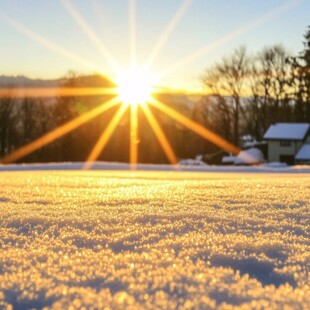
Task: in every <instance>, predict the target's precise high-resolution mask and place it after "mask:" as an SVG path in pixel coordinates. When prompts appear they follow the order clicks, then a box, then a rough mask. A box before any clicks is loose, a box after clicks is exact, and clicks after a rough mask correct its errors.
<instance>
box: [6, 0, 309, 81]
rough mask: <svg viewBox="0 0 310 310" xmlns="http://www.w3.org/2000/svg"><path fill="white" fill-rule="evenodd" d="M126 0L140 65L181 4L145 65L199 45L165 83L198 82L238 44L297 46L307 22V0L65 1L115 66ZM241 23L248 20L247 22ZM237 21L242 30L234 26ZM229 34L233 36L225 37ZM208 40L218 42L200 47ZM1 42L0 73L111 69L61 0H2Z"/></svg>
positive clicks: (124, 60)
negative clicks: (58, 48) (157, 49)
mask: <svg viewBox="0 0 310 310" xmlns="http://www.w3.org/2000/svg"><path fill="white" fill-rule="evenodd" d="M130 3H135V6H136V10H135V17H136V18H135V21H136V32H135V33H136V50H137V61H138V62H139V63H142V64H143V62H145V60H146V59H147V57H148V55H150V53H151V52H152V50H154V46H156V42H157V41H158V39H159V38H160V37H161V35H162V34H163V33H164V30H165V29H166V28H167V25H169V23H170V22H171V20H172V19H173V16H175V14H176V12H177V11H178V9H179V8H180V6H182V5H183V6H184V7H185V6H187V10H186V11H185V10H184V14H183V15H182V17H181V18H180V19H179V21H178V23H177V25H176V27H175V28H174V30H173V31H172V32H171V33H170V36H169V37H168V40H167V42H166V43H165V44H163V46H162V49H161V50H160V52H159V53H158V54H157V57H156V58H155V61H154V63H153V66H152V70H154V71H155V72H161V71H162V70H164V69H166V68H169V67H170V66H171V65H173V64H174V63H179V60H182V59H188V56H190V55H193V54H194V53H196V52H197V51H202V50H204V52H201V53H199V57H194V58H192V59H191V61H187V62H186V63H183V65H182V66H178V67H177V68H176V70H175V71H172V72H171V73H170V74H169V75H168V76H167V77H165V78H164V79H163V80H162V81H161V84H162V85H167V86H171V87H196V86H199V85H200V84H201V82H200V79H199V78H200V76H201V75H202V74H203V72H204V70H205V69H206V68H207V67H208V66H210V65H211V64H212V63H214V62H215V61H218V60H219V59H221V57H223V56H225V55H229V53H230V52H232V51H233V49H234V48H236V47H238V46H240V45H245V46H247V48H248V50H249V52H251V53H254V52H255V51H257V50H259V49H261V48H262V47H264V46H268V45H272V44H275V43H282V44H283V45H285V46H286V47H287V48H288V49H289V50H290V51H291V52H293V53H297V52H298V51H300V50H301V49H302V47H303V46H302V40H303V35H304V33H305V31H306V28H307V26H309V25H310V18H309V14H310V13H309V12H310V1H309V0H304V1H302V0H299V1H298V0H291V1H283V0H261V1H250V0H192V1H190V0H184V1H183V0H156V1H153V0H136V1H134V0H113V1H111V0H88V1H85V0H71V4H72V5H73V6H74V8H75V9H76V11H78V12H79V14H80V15H81V16H82V18H83V20H84V21H85V22H86V23H87V25H88V26H89V27H90V28H91V29H92V31H93V32H94V33H96V35H97V37H98V38H99V39H100V41H101V42H102V43H103V45H104V47H105V48H106V49H107V50H108V51H109V52H110V54H111V55H112V56H113V57H114V58H115V59H116V60H117V61H118V62H119V64H120V65H121V66H122V67H127V66H128V64H129V59H130V44H131V42H132V41H131V40H130V35H129V33H130V30H129V4H130ZM268 14H269V15H268ZM8 18H9V19H8ZM14 22H17V23H18V25H19V26H18V27H26V28H24V29H27V30H28V31H32V32H33V33H36V34H37V35H39V36H41V37H43V38H44V40H49V41H50V42H54V43H56V44H57V45H58V46H61V47H62V48H63V49H65V50H66V51H68V52H70V53H71V54H74V55H76V56H77V57H76V58H79V59H83V60H85V61H84V62H83V63H81V62H79V61H77V59H72V57H68V55H67V56H65V55H63V53H61V52H59V51H58V52H56V51H55V48H54V49H52V50H51V49H49V48H47V47H46V46H42V45H41V44H39V43H38V42H37V41H35V40H33V39H31V38H30V37H29V32H28V36H27V35H25V33H22V32H21V31H20V29H16V24H15V27H14V25H12V23H13V24H14ZM246 25H250V27H249V29H247V28H246ZM18 27H17V28H18ZM241 28H242V29H243V31H241V32H239V33H236V30H238V29H239V30H240V29H241ZM232 33H235V35H233V36H230V35H231V34H232ZM223 38H228V39H227V40H222V39H223ZM219 40H222V41H219ZM214 42H220V44H218V45H217V46H216V48H213V49H211V50H209V51H206V47H208V46H210V45H212V44H214ZM0 45H1V49H0V68H1V69H0V75H1V74H4V75H19V74H24V75H28V76H30V77H33V78H40V77H42V78H56V77H61V76H64V75H65V74H66V72H68V71H69V70H75V71H78V72H81V73H91V72H93V71H95V70H96V68H100V70H101V71H103V72H106V73H107V74H111V73H112V71H111V68H110V66H109V65H108V62H107V61H106V58H105V57H104V55H102V53H100V51H99V50H98V46H96V45H95V44H94V42H92V41H91V40H90V39H89V38H88V37H87V35H86V34H85V33H84V32H83V31H82V30H81V28H80V27H79V26H78V24H77V23H76V21H75V20H74V19H73V18H72V16H71V15H70V14H69V13H68V11H67V10H66V9H65V7H64V5H63V4H62V3H61V1H60V0H53V1H48V0H27V1H25V0H1V2H0ZM89 62H90V63H91V65H88V63H89Z"/></svg>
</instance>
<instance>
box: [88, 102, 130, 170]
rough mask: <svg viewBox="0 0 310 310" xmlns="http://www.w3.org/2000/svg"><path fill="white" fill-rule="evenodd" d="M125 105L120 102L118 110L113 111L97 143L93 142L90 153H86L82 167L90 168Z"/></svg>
mask: <svg viewBox="0 0 310 310" xmlns="http://www.w3.org/2000/svg"><path fill="white" fill-rule="evenodd" d="M127 107H128V106H127V105H125V104H122V105H121V106H120V108H119V109H118V111H117V112H116V113H115V115H114V116H113V118H112V120H111V121H110V123H109V124H108V126H107V127H106V129H105V130H104V131H103V133H102V134H101V136H100V137H99V139H98V141H97V143H96V144H95V146H94V148H93V149H92V150H91V152H90V154H89V155H88V157H87V160H86V163H85V165H84V167H83V168H84V169H90V168H91V166H92V164H93V162H94V161H96V160H97V159H98V157H99V155H100V153H101V152H102V151H103V149H104V148H105V146H106V144H107V143H108V142H109V140H110V138H111V136H112V134H113V132H114V130H115V128H116V126H117V125H118V124H119V122H120V120H121V118H122V117H123V115H124V113H125V111H126V109H127Z"/></svg>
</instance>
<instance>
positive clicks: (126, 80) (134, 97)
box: [117, 69, 152, 105]
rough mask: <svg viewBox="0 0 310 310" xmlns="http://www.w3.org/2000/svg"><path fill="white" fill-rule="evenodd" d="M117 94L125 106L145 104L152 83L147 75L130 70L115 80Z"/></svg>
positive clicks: (143, 72) (136, 70)
mask: <svg viewBox="0 0 310 310" xmlns="http://www.w3.org/2000/svg"><path fill="white" fill-rule="evenodd" d="M117 84H118V94H119V97H120V98H121V100H122V101H123V102H124V103H126V104H131V105H138V104H143V103H145V102H146V101H147V100H148V99H149V98H150V95H151V92H152V83H151V78H150V76H149V74H147V73H146V72H145V71H143V70H138V69H132V70H129V71H126V72H122V73H121V74H119V75H118V78H117Z"/></svg>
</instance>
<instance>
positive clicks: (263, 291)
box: [0, 171, 310, 309]
mask: <svg viewBox="0 0 310 310" xmlns="http://www.w3.org/2000/svg"><path fill="white" fill-rule="evenodd" d="M0 184H1V187H0V309H2V308H3V309H12V308H14V309H28V308H44V307H45V308H46V309H68V308H69V307H71V309H80V308H82V307H85V308H87V309H91V308H104V307H106V308H107V309H124V308H126V309H154V308H157V309H160V308H161V309H174V308H178V309H215V308H217V309H237V308H240V309H261V308H271V309H281V308H284V307H287V309H290V308H291V309H307V308H309V305H310V287H309V283H310V215H309V214H310V209H309V207H310V175H309V174H303V175H298V174H290V175H285V174H250V173H247V174H242V173H240V174H238V173H186V172H169V171H165V172H141V171H139V172H120V171H118V172H113V171H109V172H102V171H101V172H98V171H85V172H83V171H79V172H78V171H75V172H72V171H70V172H69V171H63V172H61V171H58V172H52V171H44V172H40V171H35V172H33V171H32V172H29V171H28V172H1V174H0Z"/></svg>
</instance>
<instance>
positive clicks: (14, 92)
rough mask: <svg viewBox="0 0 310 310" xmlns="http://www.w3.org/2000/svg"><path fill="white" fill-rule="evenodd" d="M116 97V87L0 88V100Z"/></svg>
mask: <svg viewBox="0 0 310 310" xmlns="http://www.w3.org/2000/svg"><path fill="white" fill-rule="evenodd" d="M100 95H117V88H116V87H108V88H103V87H44V88H43V87H35V88H32V87H19V88H12V87H7V88H0V98H29V97H41V98H43V97H70V96H100Z"/></svg>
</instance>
